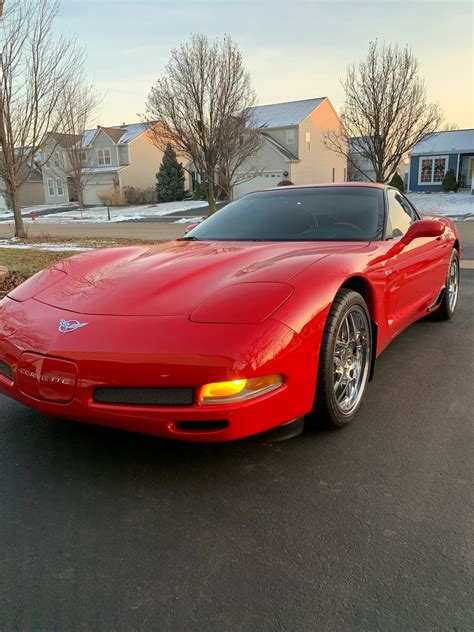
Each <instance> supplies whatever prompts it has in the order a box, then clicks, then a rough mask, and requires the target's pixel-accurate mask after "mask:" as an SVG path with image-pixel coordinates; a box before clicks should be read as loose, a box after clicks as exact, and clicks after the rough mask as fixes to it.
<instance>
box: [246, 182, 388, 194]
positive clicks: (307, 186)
mask: <svg viewBox="0 0 474 632" xmlns="http://www.w3.org/2000/svg"><path fill="white" fill-rule="evenodd" d="M338 187H365V188H369V189H388V188H390V186H389V185H388V184H382V183H380V182H327V183H325V184H288V185H285V186H281V187H278V186H276V187H270V188H268V189H257V191H281V190H283V191H284V190H285V189H319V188H332V189H333V188H338ZM257 191H255V193H256V192H257Z"/></svg>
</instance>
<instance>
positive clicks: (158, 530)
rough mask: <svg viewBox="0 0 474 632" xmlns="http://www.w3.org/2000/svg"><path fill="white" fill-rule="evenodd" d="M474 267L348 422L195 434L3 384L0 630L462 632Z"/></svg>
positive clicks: (467, 564)
mask: <svg viewBox="0 0 474 632" xmlns="http://www.w3.org/2000/svg"><path fill="white" fill-rule="evenodd" d="M473 303H474V272H472V271H465V272H463V273H462V291H461V302H460V305H459V309H458V312H457V313H456V316H455V318H454V319H453V320H452V321H450V322H447V323H436V322H431V321H423V322H419V323H417V324H415V325H413V326H412V327H411V328H410V329H409V330H408V331H406V332H405V333H403V334H402V335H401V336H399V338H398V339H397V340H396V341H395V342H394V343H393V344H392V345H391V346H390V347H389V348H388V349H387V350H386V351H385V353H384V354H383V355H382V357H381V358H380V360H379V361H378V364H377V369H376V375H375V380H374V381H373V382H372V384H371V385H370V388H369V391H368V397H367V401H366V403H365V405H364V407H363V409H362V411H361V414H360V416H359V418H358V420H357V422H356V423H354V424H353V425H352V426H351V427H349V428H346V429H344V430H342V431H337V432H314V431H313V432H307V433H305V434H303V435H302V436H300V437H298V438H296V439H293V440H290V441H287V442H283V443H277V444H273V445H271V444H268V443H266V442H265V440H262V439H260V440H255V439H254V440H249V441H245V442H239V443H233V444H226V445H188V444H180V443H171V442H165V441H161V440H158V439H153V438H150V437H143V436H138V435H133V434H127V433H122V432H117V431H113V430H107V429H102V428H98V427H92V426H85V425H80V424H74V423H67V422H62V421H54V420H51V419H48V418H46V417H43V416H41V415H39V414H37V413H35V412H32V411H30V410H28V409H27V408H25V407H23V406H22V405H20V404H17V403H15V402H12V401H10V400H7V399H6V398H4V397H2V396H0V509H1V510H0V564H1V572H0V630H8V631H9V630H38V631H43V630H61V631H62V630H67V631H69V630H79V631H82V630H84V631H86V630H87V631H88V632H89V631H95V630H97V631H100V632H103V631H110V630H126V631H129V630H147V631H148V630H160V632H165V631H170V632H181V631H183V632H184V631H186V632H189V631H203V632H208V631H214V630H216V631H217V630H219V631H221V630H225V631H226V632H227V631H234V630H235V631H237V630H245V631H247V630H249V631H250V630H251V631H257V630H258V631H260V630H263V631H266V630H288V631H295V632H303V631H306V630H318V631H329V632H331V631H348V632H349V631H351V632H352V631H359V630H360V631H361V632H368V631H371V630H374V631H375V630H383V631H384V632H388V631H394V632H400V631H402V630H419V631H425V630H426V631H431V630H452V631H454V630H459V631H461V630H466V631H467V630H472V629H474V617H473V612H472V604H473V603H474V595H473V591H472V561H473V558H472V549H470V548H469V543H470V541H471V542H472V521H471V519H472V447H473V442H472V419H473V407H474V401H473V397H474V395H473V393H474V391H473V388H472V375H473V369H474V367H473V351H474V333H473V327H472V313H473V306H474V305H473Z"/></svg>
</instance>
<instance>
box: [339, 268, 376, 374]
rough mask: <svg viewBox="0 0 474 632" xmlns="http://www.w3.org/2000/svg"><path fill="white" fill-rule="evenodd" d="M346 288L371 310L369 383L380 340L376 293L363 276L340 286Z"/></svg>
mask: <svg viewBox="0 0 474 632" xmlns="http://www.w3.org/2000/svg"><path fill="white" fill-rule="evenodd" d="M342 288H346V289H348V290H353V291H354V292H357V293H358V294H360V295H361V296H362V298H363V299H364V301H365V302H366V304H367V307H368V309H369V316H370V321H371V325H372V353H371V356H372V357H371V359H370V372H369V382H370V381H371V380H372V378H373V377H374V372H375V359H376V356H377V338H378V325H377V320H378V318H377V309H376V299H375V291H374V288H373V287H372V285H371V283H370V282H369V281H368V280H367V279H366V278H365V277H363V276H361V275H358V274H356V275H354V276H351V277H349V278H347V279H346V280H345V281H344V283H343V284H342V285H341V286H340V288H339V289H342Z"/></svg>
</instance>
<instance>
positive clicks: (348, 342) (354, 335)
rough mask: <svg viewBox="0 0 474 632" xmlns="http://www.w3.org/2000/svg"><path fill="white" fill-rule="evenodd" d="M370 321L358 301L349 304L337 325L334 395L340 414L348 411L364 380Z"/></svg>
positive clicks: (368, 349)
mask: <svg viewBox="0 0 474 632" xmlns="http://www.w3.org/2000/svg"><path fill="white" fill-rule="evenodd" d="M370 347H371V340H370V325H369V320H368V318H367V314H366V313H365V311H364V310H363V309H362V307H360V306H359V305H354V306H353V307H351V308H350V309H349V310H348V311H347V313H346V314H345V316H344V318H343V319H342V321H341V324H340V325H339V328H338V330H337V334H336V344H335V347H334V382H333V386H334V398H335V402H336V406H337V408H338V409H339V411H340V412H341V414H343V415H351V414H352V412H353V411H354V409H355V408H356V407H357V405H358V404H359V402H360V400H361V398H362V395H363V394H364V390H365V387H366V384H367V379H368V376H369V365H370Z"/></svg>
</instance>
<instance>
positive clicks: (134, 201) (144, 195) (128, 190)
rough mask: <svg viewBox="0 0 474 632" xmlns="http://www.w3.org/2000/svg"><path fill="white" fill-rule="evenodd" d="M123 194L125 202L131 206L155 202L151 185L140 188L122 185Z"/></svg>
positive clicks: (154, 193) (154, 194)
mask: <svg viewBox="0 0 474 632" xmlns="http://www.w3.org/2000/svg"><path fill="white" fill-rule="evenodd" d="M123 195H124V198H125V202H126V203H127V204H130V205H132V206H136V205H139V204H155V203H156V192H155V189H154V188H153V187H148V188H147V189H140V188H138V187H131V186H126V187H123Z"/></svg>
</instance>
